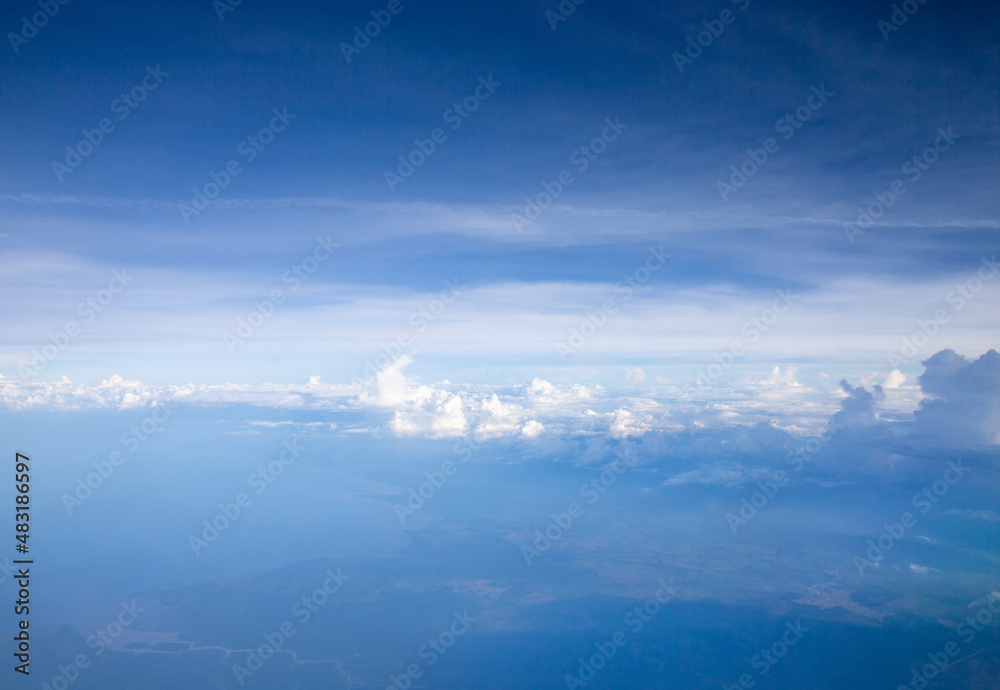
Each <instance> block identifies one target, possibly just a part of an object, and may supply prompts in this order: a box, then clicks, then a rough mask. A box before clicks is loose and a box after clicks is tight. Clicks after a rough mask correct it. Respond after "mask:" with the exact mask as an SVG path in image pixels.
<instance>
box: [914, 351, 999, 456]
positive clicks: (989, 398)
mask: <svg viewBox="0 0 1000 690" xmlns="http://www.w3.org/2000/svg"><path fill="white" fill-rule="evenodd" d="M922 364H923V365H924V373H923V374H921V376H920V378H918V379H917V382H918V383H919V384H920V389H921V390H922V391H923V392H924V394H925V395H926V396H929V397H925V398H924V399H923V400H922V401H921V402H920V409H918V410H916V411H915V412H914V413H913V414H914V416H915V417H916V422H917V432H918V433H919V434H920V435H923V436H931V437H934V438H937V439H941V440H947V441H952V442H956V443H960V444H967V443H972V444H983V445H992V444H996V443H1000V354H998V353H997V351H996V350H990V351H989V352H987V353H986V354H984V355H983V356H981V357H980V358H979V359H977V360H975V361H973V362H970V361H969V360H967V359H966V358H965V357H963V356H962V355H959V354H957V353H956V352H955V351H954V350H942V351H941V352H938V353H937V354H936V355H934V356H932V357H931V358H930V359H927V360H925V361H924V362H922Z"/></svg>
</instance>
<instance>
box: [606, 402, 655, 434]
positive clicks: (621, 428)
mask: <svg viewBox="0 0 1000 690" xmlns="http://www.w3.org/2000/svg"><path fill="white" fill-rule="evenodd" d="M649 429H650V426H649V424H648V423H647V422H646V420H643V419H639V418H638V417H636V416H635V415H634V414H632V413H631V412H629V411H628V410H625V409H620V410H615V417H614V420H613V421H612V422H611V438H628V437H629V436H642V435H643V434H644V433H646V432H647V431H649Z"/></svg>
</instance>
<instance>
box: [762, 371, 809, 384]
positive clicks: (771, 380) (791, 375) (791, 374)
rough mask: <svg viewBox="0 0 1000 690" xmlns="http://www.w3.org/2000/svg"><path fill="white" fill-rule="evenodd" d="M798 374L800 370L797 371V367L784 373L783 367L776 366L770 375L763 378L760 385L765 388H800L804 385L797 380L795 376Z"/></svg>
mask: <svg viewBox="0 0 1000 690" xmlns="http://www.w3.org/2000/svg"><path fill="white" fill-rule="evenodd" d="M798 373H799V370H798V369H796V368H795V367H786V368H785V370H784V371H782V370H781V367H778V366H776V367H774V369H772V370H771V373H770V374H768V375H767V376H765V377H764V378H762V379H761V380H760V381H759V382H758V383H761V384H763V385H765V386H794V387H798V386H801V385H802V384H801V383H799V382H798V381H796V380H795V376H796V374H798Z"/></svg>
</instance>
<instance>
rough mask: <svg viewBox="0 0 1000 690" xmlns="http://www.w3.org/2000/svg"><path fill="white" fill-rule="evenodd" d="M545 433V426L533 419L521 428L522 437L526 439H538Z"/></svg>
mask: <svg viewBox="0 0 1000 690" xmlns="http://www.w3.org/2000/svg"><path fill="white" fill-rule="evenodd" d="M543 431H545V426H544V425H543V424H542V423H541V422H538V421H536V420H534V419H532V420H530V421H529V422H528V423H527V424H525V425H524V426H523V427H522V428H521V435H522V436H524V437H525V438H538V437H539V436H540V435H541V433H542V432H543Z"/></svg>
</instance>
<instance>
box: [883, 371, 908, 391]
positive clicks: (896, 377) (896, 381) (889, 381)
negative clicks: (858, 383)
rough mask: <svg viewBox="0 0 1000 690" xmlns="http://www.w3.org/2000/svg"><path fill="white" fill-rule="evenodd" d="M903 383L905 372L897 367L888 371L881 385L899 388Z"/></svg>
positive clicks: (904, 381)
mask: <svg viewBox="0 0 1000 690" xmlns="http://www.w3.org/2000/svg"><path fill="white" fill-rule="evenodd" d="M904 383H906V374H904V373H903V372H901V371H900V370H899V369H893V370H892V371H890V372H889V375H888V376H886V377H885V381H883V382H882V387H883V388H899V387H900V386H902V385H903V384H904Z"/></svg>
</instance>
